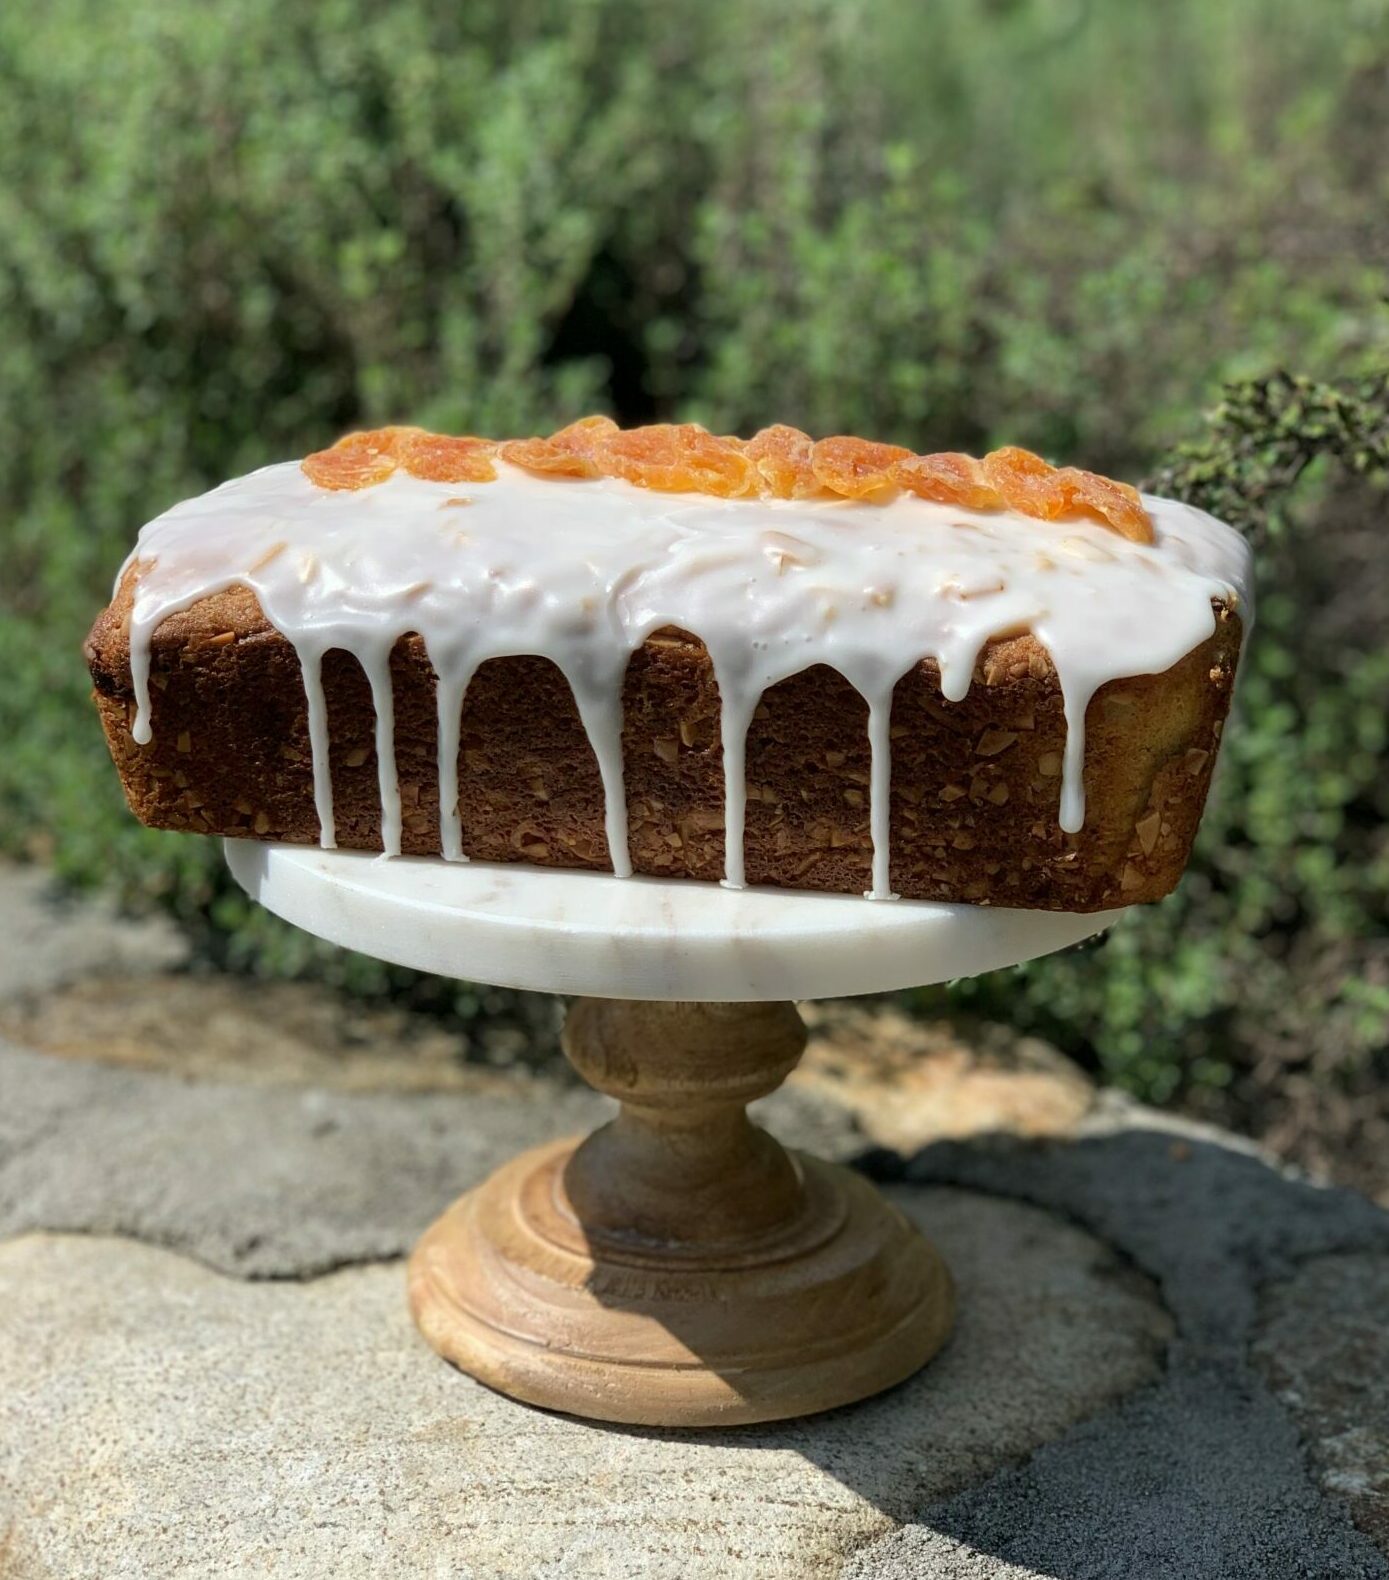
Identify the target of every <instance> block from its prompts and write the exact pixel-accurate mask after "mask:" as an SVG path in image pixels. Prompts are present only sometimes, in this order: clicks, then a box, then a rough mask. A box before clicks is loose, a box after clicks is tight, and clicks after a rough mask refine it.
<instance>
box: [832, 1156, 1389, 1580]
mask: <svg viewBox="0 0 1389 1580" xmlns="http://www.w3.org/2000/svg"><path fill="white" fill-rule="evenodd" d="M874 1161H875V1163H876V1166H877V1167H876V1171H877V1172H878V1173H879V1174H883V1175H887V1176H889V1177H892V1178H906V1179H910V1180H912V1181H914V1182H918V1183H921V1184H926V1183H932V1184H939V1183H944V1182H949V1183H952V1184H957V1185H960V1184H963V1185H968V1186H970V1187H972V1188H974V1189H979V1190H986V1191H989V1192H991V1193H996V1194H1000V1195H1004V1196H1008V1197H1011V1198H1015V1199H1022V1200H1026V1201H1030V1202H1033V1203H1035V1204H1037V1205H1040V1206H1046V1207H1049V1208H1051V1209H1052V1210H1054V1211H1058V1212H1061V1213H1063V1214H1064V1215H1065V1216H1066V1217H1068V1218H1070V1219H1071V1220H1072V1221H1073V1222H1076V1223H1078V1224H1081V1225H1083V1226H1084V1227H1085V1228H1087V1229H1089V1230H1090V1231H1091V1232H1092V1233H1096V1234H1098V1235H1100V1236H1101V1237H1102V1238H1103V1239H1104V1240H1105V1241H1106V1242H1107V1243H1109V1244H1112V1245H1117V1246H1120V1247H1122V1248H1123V1249H1124V1250H1125V1251H1126V1252H1127V1253H1128V1254H1129V1255H1130V1256H1131V1257H1132V1258H1133V1260H1134V1262H1135V1263H1136V1265H1137V1266H1138V1267H1139V1268H1140V1269H1141V1270H1142V1271H1143V1272H1144V1273H1146V1274H1147V1275H1148V1276H1149V1277H1151V1278H1153V1279H1154V1280H1155V1282H1156V1283H1157V1284H1158V1287H1159V1288H1160V1289H1161V1290H1162V1293H1163V1296H1164V1299H1165V1301H1166V1303H1167V1305H1168V1307H1169V1309H1170V1310H1171V1312H1172V1314H1173V1316H1174V1317H1175V1319H1176V1323H1177V1336H1176V1338H1175V1339H1174V1341H1173V1343H1172V1345H1171V1348H1170V1350H1169V1352H1168V1364H1167V1370H1166V1373H1165V1375H1164V1379H1163V1382H1162V1385H1161V1386H1160V1387H1159V1388H1157V1389H1152V1390H1148V1391H1145V1392H1144V1393H1141V1394H1139V1395H1137V1396H1136V1397H1134V1398H1132V1399H1130V1400H1128V1401H1125V1402H1124V1403H1122V1404H1121V1405H1119V1406H1118V1407H1117V1408H1116V1409H1114V1410H1112V1411H1109V1412H1107V1413H1105V1414H1103V1415H1101V1416H1098V1417H1096V1418H1095V1419H1094V1420H1092V1421H1089V1422H1086V1423H1085V1424H1084V1425H1082V1426H1081V1427H1079V1428H1078V1429H1077V1430H1075V1431H1074V1432H1071V1433H1068V1434H1067V1435H1066V1436H1065V1437H1062V1438H1060V1439H1058V1440H1057V1441H1055V1442H1053V1443H1050V1444H1048V1445H1047V1446H1046V1447H1045V1448H1042V1449H1040V1450H1039V1451H1038V1452H1037V1453H1036V1454H1034V1455H1033V1456H1032V1457H1031V1458H1030V1459H1029V1460H1028V1461H1026V1463H1024V1464H1022V1465H1019V1466H1016V1467H1012V1468H1010V1469H1008V1470H1006V1471H1004V1472H1002V1473H1001V1474H1000V1475H999V1476H996V1477H994V1478H993V1479H992V1480H991V1481H989V1482H987V1483H984V1484H982V1485H980V1486H977V1487H974V1488H971V1489H969V1490H967V1491H965V1492H962V1493H960V1494H958V1495H957V1496H955V1497H953V1498H950V1499H947V1500H943V1501H938V1502H937V1501H923V1503H922V1504H921V1505H920V1506H919V1507H918V1508H917V1509H915V1510H914V1511H913V1513H912V1517H911V1519H910V1520H909V1521H906V1522H904V1523H903V1525H902V1527H901V1528H900V1529H899V1530H897V1531H894V1532H892V1533H891V1534H889V1535H888V1536H886V1537H884V1538H882V1539H880V1540H879V1541H877V1542H873V1543H869V1544H868V1545H866V1546H865V1547H864V1548H862V1549H861V1550H859V1551H858V1552H857V1553H856V1554H855V1555H854V1556H853V1559H852V1561H851V1562H850V1563H849V1564H848V1565H847V1566H846V1569H845V1574H846V1575H849V1576H854V1577H858V1580H864V1577H868V1576H873V1577H875V1580H880V1577H888V1576H891V1577H897V1576H903V1577H905V1576H909V1575H910V1576H913V1577H916V1576H931V1577H933V1580H935V1577H940V1580H976V1577H984V1576H987V1577H989V1580H998V1577H1007V1580H1012V1577H1013V1576H1015V1575H1016V1576H1031V1575H1034V1574H1036V1575H1039V1576H1056V1577H1058V1580H1062V1577H1064V1580H1070V1577H1075V1580H1081V1577H1086V1580H1088V1577H1090V1576H1095V1577H1099V1580H1154V1577H1161V1580H1187V1577H1189V1580H1213V1577H1218V1580H1293V1577H1298V1580H1370V1577H1373V1580H1385V1577H1389V1561H1386V1559H1385V1557H1384V1555H1383V1553H1382V1552H1381V1551H1379V1550H1377V1549H1376V1547H1375V1546H1374V1545H1373V1544H1372V1543H1371V1542H1370V1541H1369V1540H1367V1539H1366V1537H1365V1536H1363V1535H1361V1534H1360V1533H1359V1532H1357V1531H1356V1530H1355V1528H1354V1527H1353V1526H1352V1524H1351V1521H1350V1519H1349V1518H1348V1515H1347V1511H1346V1508H1345V1505H1344V1504H1343V1503H1342V1502H1341V1501H1340V1500H1339V1499H1335V1498H1332V1499H1327V1498H1324V1497H1322V1496H1320V1495H1319V1492H1318V1489H1317V1487H1316V1486H1315V1484H1314V1482H1313V1481H1312V1479H1311V1478H1310V1477H1309V1475H1308V1472H1307V1464H1306V1458H1305V1454H1304V1450H1303V1445H1302V1443H1301V1442H1300V1440H1299V1437H1298V1433H1297V1430H1296V1427H1295V1425H1294V1422H1293V1421H1292V1420H1291V1419H1290V1418H1289V1416H1288V1415H1287V1413H1286V1412H1285V1411H1284V1410H1283V1409H1282V1408H1280V1406H1279V1404H1278V1403H1277V1401H1276V1400H1275V1399H1274V1398H1273V1397H1272V1396H1271V1394H1270V1393H1269V1392H1268V1390H1267V1389H1266V1388H1264V1387H1263V1386H1262V1385H1261V1381H1260V1379H1259V1376H1258V1373H1257V1372H1256V1371H1255V1370H1254V1368H1253V1367H1252V1366H1251V1365H1250V1364H1249V1344H1250V1341H1251V1339H1252V1337H1253V1332H1254V1324H1255V1320H1256V1317H1257V1312H1258V1291H1259V1289H1260V1287H1261V1286H1262V1285H1264V1284H1265V1283H1267V1282H1268V1281H1269V1280H1272V1279H1279V1278H1286V1277H1287V1276H1289V1275H1290V1274H1291V1272H1292V1270H1293V1268H1294V1266H1295V1264H1296V1263H1297V1262H1298V1261H1300V1260H1302V1259H1304V1258H1308V1257H1315V1256H1317V1255H1318V1254H1325V1253H1327V1252H1330V1251H1332V1250H1333V1249H1337V1250H1349V1249H1352V1248H1357V1247H1358V1248H1362V1249H1365V1250H1368V1249H1370V1248H1372V1247H1373V1248H1375V1249H1377V1250H1380V1251H1383V1250H1385V1249H1389V1215H1386V1214H1385V1213H1383V1212H1381V1211H1379V1210H1378V1209H1376V1208H1375V1207H1373V1206H1372V1205H1371V1204H1370V1203H1369V1202H1367V1201H1365V1200H1364V1199H1363V1198H1362V1197H1358V1196H1355V1195H1353V1194H1351V1193H1349V1192H1345V1191H1335V1190H1325V1189H1319V1188H1316V1187H1313V1186H1310V1185H1306V1184H1303V1183H1300V1182H1298V1181H1296V1180H1293V1179H1290V1178H1287V1177H1286V1176H1282V1175H1279V1174H1278V1173H1276V1172H1275V1171H1274V1170H1272V1169H1270V1168H1268V1167H1267V1166H1266V1165H1265V1164H1264V1163H1262V1162H1261V1161H1260V1160H1259V1159H1258V1158H1257V1157H1254V1156H1251V1155H1249V1154H1248V1153H1247V1152H1244V1151H1236V1150H1233V1149H1230V1148H1227V1147H1224V1146H1221V1145H1219V1144H1216V1143H1215V1142H1212V1141H1209V1140H1204V1139H1197V1138H1190V1139H1188V1138H1185V1137H1176V1136H1173V1135H1172V1134H1171V1133H1170V1131H1169V1132H1167V1133H1162V1132H1152V1131H1145V1130H1129V1131H1119V1132H1117V1133H1114V1134H1112V1135H1109V1136H1106V1137H1103V1138H1097V1139H1093V1140H1082V1141H1073V1142H1065V1143H1044V1144H1040V1145H1039V1144H1031V1145H1024V1144H1020V1143H1008V1142H1006V1141H1004V1142H995V1143H993V1144H991V1145H966V1144H960V1143H942V1144H940V1145H938V1146H934V1147H930V1148H927V1149H926V1150H925V1151H924V1152H922V1153H920V1154H919V1155H918V1156H917V1157H916V1158H915V1159H913V1160H911V1161H910V1162H909V1163H907V1164H906V1165H905V1166H904V1165H903V1164H902V1163H901V1161H900V1160H898V1159H893V1158H891V1157H889V1156H880V1157H879V1158H877V1159H876V1160H874ZM1382 1320H1383V1319H1382V1318H1381V1321H1382ZM1300 1339H1301V1343H1302V1345H1303V1349H1302V1352H1301V1353H1302V1354H1303V1356H1304V1357H1305V1359H1304V1364H1310V1363H1311V1357H1313V1356H1315V1354H1316V1352H1317V1349H1318V1346H1319V1342H1320V1341H1319V1339H1318V1336H1317V1333H1316V1331H1315V1329H1314V1328H1312V1329H1309V1328H1306V1327H1304V1328H1303V1330H1302V1332H1301V1334H1300ZM1309 1347H1310V1348H1309ZM1365 1403H1366V1405H1367V1406H1368V1405H1369V1401H1368V1400H1366V1401H1365ZM1359 1419H1360V1421H1361V1423H1362V1424H1365V1423H1366V1422H1367V1421H1368V1419H1369V1418H1368V1417H1367V1416H1365V1415H1361V1416H1360V1417H1359ZM1379 1467H1380V1468H1381V1469H1383V1468H1385V1465H1384V1461H1383V1460H1382V1459H1381V1460H1380V1462H1379Z"/></svg>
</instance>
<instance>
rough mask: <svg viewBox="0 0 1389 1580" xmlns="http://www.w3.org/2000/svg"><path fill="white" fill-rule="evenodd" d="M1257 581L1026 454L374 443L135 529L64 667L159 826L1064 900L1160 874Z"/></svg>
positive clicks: (1234, 543) (797, 439)
mask: <svg viewBox="0 0 1389 1580" xmlns="http://www.w3.org/2000/svg"><path fill="white" fill-rule="evenodd" d="M1249 596H1250V595H1249V556H1248V551H1247V548H1246V546H1245V544H1244V542H1243V540H1242V539H1241V538H1240V537H1239V536H1238V535H1237V534H1236V533H1234V532H1233V531H1232V530H1231V529H1230V528H1228V527H1226V526H1224V525H1223V524H1222V523H1220V522H1218V521H1216V520H1214V519H1213V518H1212V517H1210V516H1208V515H1205V514H1204V513H1202V512H1200V511H1197V510H1195V509H1192V508H1190V507H1188V506H1185V505H1181V504H1177V503H1174V502H1172V501H1168V500H1161V499H1156V498H1150V497H1147V496H1143V497H1140V496H1139V495H1138V494H1137V493H1136V492H1134V491H1133V490H1132V489H1129V488H1127V487H1126V486H1125V485H1122V484H1117V483H1113V482H1111V481H1109V480H1107V479H1104V478H1099V477H1096V476H1094V475H1093V474H1090V473H1085V472H1080V471H1077V470H1076V469H1073V468H1062V469H1056V468H1053V467H1050V466H1048V465H1047V464H1046V463H1045V462H1043V461H1041V460H1040V459H1039V458H1037V457H1035V456H1032V455H1030V454H1028V452H1026V451H1021V450H1004V451H996V452H994V453H993V454H992V455H990V456H987V457H985V458H984V459H983V460H974V459H972V458H970V457H965V456H959V455H914V454H912V453H911V452H909V451H907V450H905V449H901V448H899V447H896V446H890V445H881V444H874V443H871V442H869V441H866V440H860V439H853V438H845V437H841V438H833V439H828V440H821V441H818V442H812V441H811V440H810V439H808V438H807V437H806V436H805V435H802V434H798V433H797V432H796V431H795V430H793V429H789V428H781V427H778V428H774V429H768V430H764V431H763V433H761V434H759V435H757V436H756V437H755V438H753V439H752V440H748V441H742V440H737V439H731V438H720V437H718V436H715V435H712V434H708V433H706V432H705V431H704V430H703V429H700V428H696V427H695V426H694V425H681V426H675V425H660V426H657V427H652V428H645V429H634V430H620V429H617V428H616V427H615V426H614V425H612V424H611V423H609V422H607V420H606V419H597V418H595V419H585V420H584V421H583V422H580V423H577V424H573V425H571V426H570V427H569V428H567V429H564V430H561V432H560V433H558V434H555V435H552V436H550V437H549V438H547V439H530V440H519V441H511V442H508V443H503V444H498V443H496V442H493V441H488V440H481V439H472V438H462V439H457V438H449V437H446V436H440V435H432V434H428V433H424V432H423V431H421V430H418V429H409V428H392V429H381V430H375V431H373V432H371V433H367V434H356V435H350V436H349V437H348V438H347V439H345V440H343V441H340V442H339V444H337V445H335V446H333V447H332V448H331V449H329V450H326V451H320V452H318V453H317V454H316V455H313V456H310V457H308V458H306V459H305V460H304V461H303V462H287V463H283V464H279V465H274V466H269V467H266V468H264V469H262V470H260V471H257V472H253V473H251V474H250V475H249V476H247V477H243V478H238V479H235V480H233V481H231V482H228V483H225V484H223V485H222V486H221V487H220V488H216V489H213V490H212V491H211V492H209V493H206V494H203V495H201V496H199V497H197V498H195V499H191V500H187V501H185V502H183V503H182V504H179V505H176V506H175V507H174V508H173V509H172V510H169V511H167V512H166V513H165V514H164V515H162V516H160V517H158V518H157V519H156V520H154V521H152V522H151V523H150V524H149V525H148V526H147V527H146V528H145V529H144V530H143V531H142V532H141V534H140V537H139V540H138V542H137V544H136V546H135V548H134V550H133V551H132V553H131V555H130V558H129V559H128V560H127V562H126V564H125V566H124V567H123V568H122V570H121V572H120V575H119V577H118V579H117V583H116V588H115V592H114V596H113V599H112V602H111V604H110V605H109V606H108V607H107V608H106V609H105V610H104V611H103V612H102V614H101V615H100V616H99V617H98V618H97V621H96V623H95V625H94V627H93V629H92V632H91V635H90V637H89V638H88V642H87V657H88V661H89V664H90V668H91V673H92V678H93V682H94V686H95V695H96V701H97V705H98V708H99V710H100V713H101V718H102V722H103V725H104V727H105V731H106V736H107V740H108V742H109V744H110V748H111V752H112V756H113V758H114V760H115V763H116V766H117V769H118V770H119V773H120V776H121V780H122V784H123V786H124V789H125V794H126V797H127V800H128V802H129V804H130V807H131V809H132V810H133V811H134V813H135V814H136V815H137V816H138V817H139V818H140V819H141V820H142V821H143V822H145V823H147V824H149V825H150V826H152V827H156V828H167V829H180V830H188V831H192V832H197V833H204V834H219V835H224V836H230V837H235V838H249V839H263V840H278V841H290V842H295V843H319V844H322V845H323V846H325V847H329V848H331V847H333V846H341V847H345V848H346V847H350V848H354V849H361V850H376V851H383V852H384V853H386V854H387V855H392V856H393V855H398V854H405V855H412V856H431V857H435V858H438V859H442V860H446V861H459V860H466V859H469V858H472V859H482V860H489V861H526V862H531V863H535V864H539V865H548V866H560V867H577V868H590V869H593V870H597V871H605V872H613V873H616V874H618V875H620V876H627V875H630V874H632V873H641V874H648V875H652V876H658V877H663V878H688V879H706V880H710V881H719V882H723V883H725V884H728V885H730V886H734V887H737V886H741V885H744V884H771V885H780V886H785V887H792V888H801V889H821V890H831V891H837V892H849V893H863V894H865V895H867V896H868V897H870V898H874V899H887V898H889V897H893V896H902V897H904V898H910V899H933V900H951V901H971V902H975V903H979V904H992V905H1007V906H1027V907H1039V908H1046V909H1057V910H1067V911H1090V910H1099V909H1106V908H1109V907H1113V906H1116V905H1121V904H1129V903H1134V902H1138V901H1148V900H1155V899H1158V898H1160V897H1161V896H1162V895H1164V894H1166V893H1167V892H1169V891H1170V890H1171V889H1172V887H1173V886H1174V885H1175V883H1176V882H1177V879H1178V878H1179V877H1180V875H1181V872H1182V870H1183V868H1184V866H1185V864H1186V861H1187V858H1188V855H1189V852H1190V848H1191V843H1192V840H1193V838H1194V836H1195V832H1196V828H1197V824H1198V822H1199V820H1200V816H1201V811H1202V807H1203V805H1204V802H1205V797H1206V792H1207V788H1208V786H1209V783H1210V777H1211V771H1212V768H1213V766H1214V762H1215V758H1216V753H1217V749H1218V746H1219V741H1220V735H1221V730H1222V727H1223V724H1224V721H1225V717H1226V714H1227V711H1228V708H1229V704H1230V697H1231V691H1232V687H1233V683H1234V674H1235V666H1236V662H1237V659H1238V654H1239V648H1240V642H1241V638H1242V635H1243V633H1244V630H1245V627H1246V624H1247V621H1248V617H1249Z"/></svg>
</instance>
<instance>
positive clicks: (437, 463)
mask: <svg viewBox="0 0 1389 1580" xmlns="http://www.w3.org/2000/svg"><path fill="white" fill-rule="evenodd" d="M397 448H398V452H399V455H400V464H401V465H402V466H403V467H404V468H405V470H406V471H407V472H409V474H410V476H411V477H418V478H420V479H421V480H422V481H424V482H427V483H490V482H491V481H492V480H493V479H494V478H495V477H496V475H497V469H496V467H495V466H493V464H492V457H493V456H494V455H495V454H496V453H497V441H496V440H495V439H475V438H473V437H472V436H471V435H464V436H463V437H462V438H458V439H453V438H450V437H449V436H448V435H447V434H443V433H423V432H421V431H420V430H418V429H416V430H415V431H413V432H408V430H407V436H405V437H402V439H401V440H400V442H399V444H398V447H397Z"/></svg>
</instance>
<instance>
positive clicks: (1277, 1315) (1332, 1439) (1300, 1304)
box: [1254, 1254, 1389, 1552]
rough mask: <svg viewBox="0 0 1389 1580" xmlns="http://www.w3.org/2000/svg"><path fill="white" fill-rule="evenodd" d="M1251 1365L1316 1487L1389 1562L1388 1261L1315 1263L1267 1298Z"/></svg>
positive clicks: (1349, 1258)
mask: <svg viewBox="0 0 1389 1580" xmlns="http://www.w3.org/2000/svg"><path fill="white" fill-rule="evenodd" d="M1254 1361H1255V1364H1256V1365H1257V1366H1258V1368H1259V1370H1260V1371H1261V1372H1262V1373H1263V1375H1264V1376H1265V1377H1266V1378H1267V1379H1268V1381H1269V1383H1270V1384H1271V1386H1272V1387H1273V1390H1274V1392H1275V1394H1276V1395H1277V1397H1278V1400H1279V1402H1280V1403H1281V1404H1283V1405H1285V1406H1286V1407H1287V1409H1288V1410H1289V1411H1290V1412H1291V1414H1292V1416H1293V1418H1294V1419H1295V1420H1296V1421H1297V1423H1298V1425H1299V1427H1300V1428H1301V1430H1302V1435H1303V1438H1304V1439H1305V1441H1306V1442H1307V1443H1308V1445H1309V1447H1310V1449H1311V1454H1312V1460H1313V1463H1314V1464H1315V1466H1316V1469H1317V1474H1318V1477H1319V1479H1320V1480H1321V1483H1322V1485H1323V1486H1324V1487H1326V1488H1328V1489H1329V1490H1330V1491H1331V1492H1333V1493H1335V1494H1336V1495H1337V1496H1339V1497H1342V1498H1344V1499H1345V1500H1346V1503H1347V1505H1348V1506H1349V1508H1350V1512H1351V1516H1352V1518H1353V1519H1354V1520H1355V1523H1356V1524H1357V1525H1358V1526H1359V1527H1360V1529H1361V1530H1363V1531H1364V1532H1365V1533H1366V1534H1367V1535H1369V1536H1371V1537H1373V1538H1374V1540H1375V1541H1376V1542H1377V1543H1378V1544H1379V1546H1380V1547H1381V1548H1383V1549H1384V1550H1385V1551H1386V1552H1389V1255H1379V1256H1375V1255H1364V1254H1362V1255H1358V1256H1357V1255H1346V1256H1324V1257H1318V1258H1316V1259H1315V1260H1314V1261H1311V1262H1307V1263H1305V1264H1304V1265H1303V1266H1302V1267H1300V1268H1299V1269H1298V1270H1297V1272H1296V1273H1295V1274H1294V1275H1293V1277H1292V1278H1291V1279H1290V1280H1289V1281H1288V1282H1287V1283H1284V1284H1279V1285H1276V1286H1275V1287H1273V1288H1272V1289H1270V1290H1269V1291H1268V1293H1267V1295H1266V1298H1265V1302H1264V1312H1263V1321H1262V1323H1261V1325H1260V1333H1259V1337H1258V1339H1257V1341H1256V1343H1255V1345H1254Z"/></svg>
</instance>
